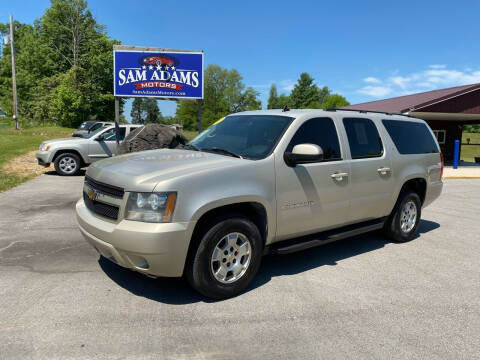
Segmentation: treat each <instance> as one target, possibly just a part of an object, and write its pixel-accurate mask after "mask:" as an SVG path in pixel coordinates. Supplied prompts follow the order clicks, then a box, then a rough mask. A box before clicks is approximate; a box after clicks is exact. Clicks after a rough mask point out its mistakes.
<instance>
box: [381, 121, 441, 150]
mask: <svg viewBox="0 0 480 360" xmlns="http://www.w3.org/2000/svg"><path fill="white" fill-rule="evenodd" d="M382 123H383V125H384V126H385V129H387V132H388V134H389V135H390V137H391V138H392V140H393V143H394V144H395V146H396V147H397V150H398V152H399V153H400V154H428V153H438V152H439V150H438V146H437V144H436V143H435V140H434V139H433V136H432V134H431V133H430V131H429V130H428V127H427V125H426V124H424V123H418V122H413V121H401V120H382Z"/></svg>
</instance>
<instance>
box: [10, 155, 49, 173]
mask: <svg viewBox="0 0 480 360" xmlns="http://www.w3.org/2000/svg"><path fill="white" fill-rule="evenodd" d="M35 153H36V151H30V152H28V153H26V154H23V155H20V156H17V157H15V158H13V159H11V160H10V161H9V162H7V163H6V164H5V165H4V166H3V167H2V171H3V172H4V173H5V174H9V175H15V176H18V177H26V176H27V177H35V176H38V175H41V174H44V173H46V172H47V171H51V170H52V168H51V167H48V168H46V167H43V166H40V165H38V163H37V158H36V157H35Z"/></svg>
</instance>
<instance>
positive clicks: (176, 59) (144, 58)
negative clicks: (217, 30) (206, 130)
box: [113, 45, 204, 138]
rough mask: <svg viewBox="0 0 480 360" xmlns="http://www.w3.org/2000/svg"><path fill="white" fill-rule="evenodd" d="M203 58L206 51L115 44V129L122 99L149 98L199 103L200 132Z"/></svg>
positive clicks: (199, 121)
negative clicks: (120, 99)
mask: <svg viewBox="0 0 480 360" xmlns="http://www.w3.org/2000/svg"><path fill="white" fill-rule="evenodd" d="M203 55H204V54H203V51H194V50H175V49H161V48H150V47H138V46H124V45H114V47H113V69H114V84H113V93H114V96H115V124H116V125H115V126H116V128H117V129H118V121H119V114H118V111H119V110H118V99H119V97H146V98H153V99H158V100H174V101H198V103H199V105H198V114H197V120H198V124H199V130H200V129H201V104H200V101H201V100H202V99H203V60H204V56H203ZM117 132H118V130H117ZM117 138H118V136H117Z"/></svg>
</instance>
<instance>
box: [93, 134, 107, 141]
mask: <svg viewBox="0 0 480 360" xmlns="http://www.w3.org/2000/svg"><path fill="white" fill-rule="evenodd" d="M103 140H105V138H104V137H103V135H98V136H97V137H96V138H95V141H103Z"/></svg>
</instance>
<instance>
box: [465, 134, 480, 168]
mask: <svg viewBox="0 0 480 360" xmlns="http://www.w3.org/2000/svg"><path fill="white" fill-rule="evenodd" d="M467 138H469V139H470V144H475V145H462V150H461V152H460V159H461V160H463V161H468V162H474V161H475V159H474V157H475V156H480V133H467V132H464V133H463V134H462V144H466V143H467Z"/></svg>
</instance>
